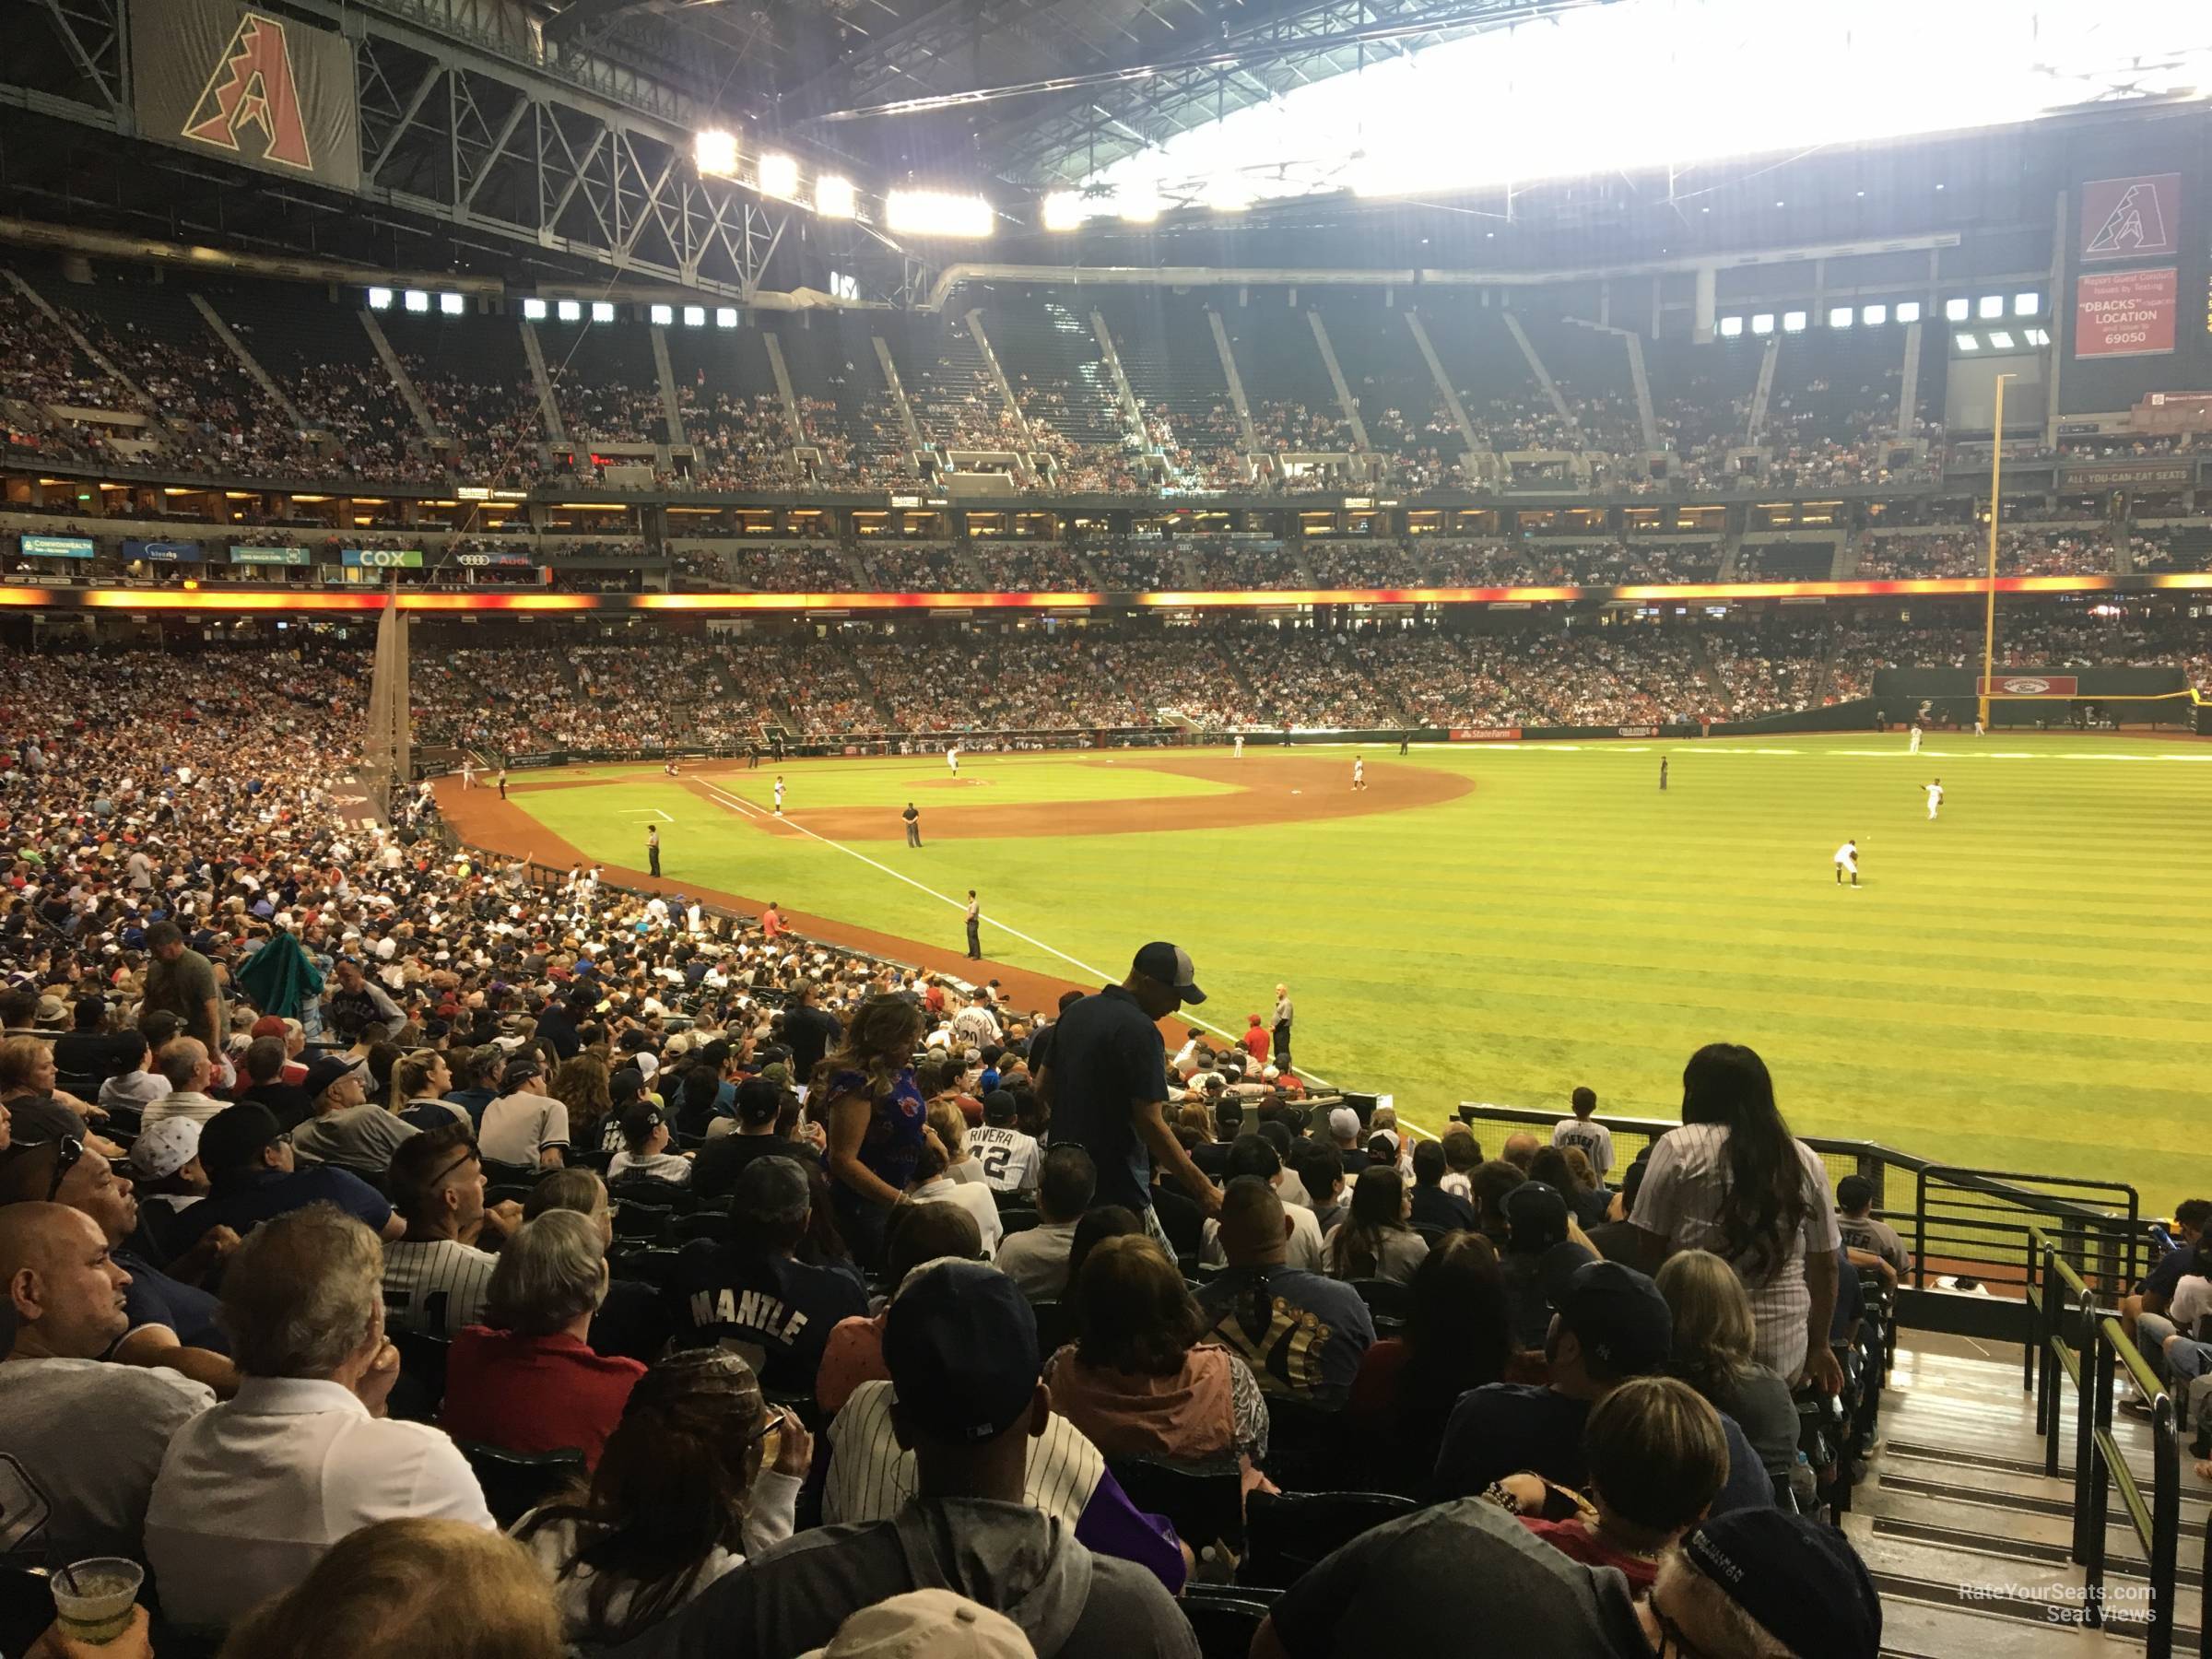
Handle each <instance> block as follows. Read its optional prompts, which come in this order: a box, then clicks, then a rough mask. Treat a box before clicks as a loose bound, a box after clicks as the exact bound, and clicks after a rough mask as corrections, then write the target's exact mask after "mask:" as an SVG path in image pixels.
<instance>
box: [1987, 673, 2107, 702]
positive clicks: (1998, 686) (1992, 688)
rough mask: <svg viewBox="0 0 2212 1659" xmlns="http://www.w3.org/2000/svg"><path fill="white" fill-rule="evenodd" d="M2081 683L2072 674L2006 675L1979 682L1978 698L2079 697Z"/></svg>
mask: <svg viewBox="0 0 2212 1659" xmlns="http://www.w3.org/2000/svg"><path fill="white" fill-rule="evenodd" d="M2080 685H2081V681H2080V679H2079V677H2077V676H2075V675H2071V674H2006V675H2000V676H1998V677H1996V678H1995V679H1985V680H1978V681H1977V683H1976V686H1975V690H1974V695H1975V696H1977V697H2078V696H2079V695H2080V694H2081V693H2080V689H2079V688H2080Z"/></svg>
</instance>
